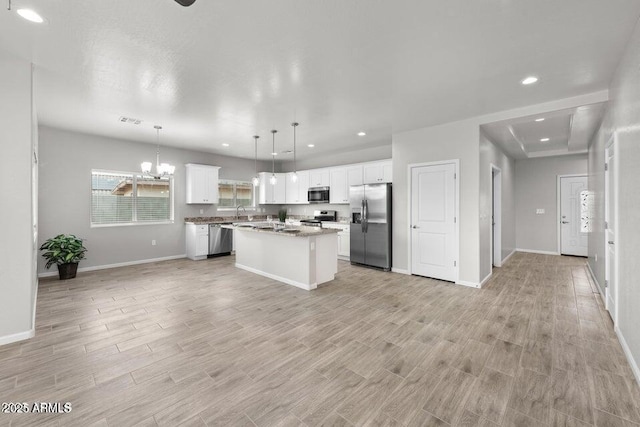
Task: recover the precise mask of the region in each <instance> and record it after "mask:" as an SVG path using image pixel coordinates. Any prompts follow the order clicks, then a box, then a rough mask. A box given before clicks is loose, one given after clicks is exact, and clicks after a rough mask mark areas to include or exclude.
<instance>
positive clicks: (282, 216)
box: [278, 209, 287, 224]
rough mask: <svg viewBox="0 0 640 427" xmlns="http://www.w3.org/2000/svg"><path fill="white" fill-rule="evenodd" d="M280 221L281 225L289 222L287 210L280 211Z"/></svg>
mask: <svg viewBox="0 0 640 427" xmlns="http://www.w3.org/2000/svg"><path fill="white" fill-rule="evenodd" d="M278 219H279V220H280V222H281V223H283V224H284V222H285V221H286V220H287V210H286V209H280V210H279V211H278Z"/></svg>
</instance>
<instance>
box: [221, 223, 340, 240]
mask: <svg viewBox="0 0 640 427" xmlns="http://www.w3.org/2000/svg"><path fill="white" fill-rule="evenodd" d="M222 227H223V228H228V229H231V230H241V231H250V232H252V233H267V234H279V235H281V236H291V237H312V236H321V235H323V234H337V233H339V232H340V230H338V229H335V228H320V227H304V226H287V227H286V228H285V230H298V231H297V232H286V231H275V230H274V229H272V228H267V229H259V228H252V227H238V226H236V225H232V224H225V225H223V226H222Z"/></svg>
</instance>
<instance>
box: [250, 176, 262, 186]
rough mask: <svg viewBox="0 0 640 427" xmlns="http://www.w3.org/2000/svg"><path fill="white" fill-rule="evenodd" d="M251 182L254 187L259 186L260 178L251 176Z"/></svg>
mask: <svg viewBox="0 0 640 427" xmlns="http://www.w3.org/2000/svg"><path fill="white" fill-rule="evenodd" d="M251 182H252V183H253V186H254V187H257V186H258V185H260V178H258V177H257V176H254V177H253V178H251Z"/></svg>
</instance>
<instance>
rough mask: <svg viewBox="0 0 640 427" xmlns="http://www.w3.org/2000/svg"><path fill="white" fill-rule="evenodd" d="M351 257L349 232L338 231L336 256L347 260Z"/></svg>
mask: <svg viewBox="0 0 640 427" xmlns="http://www.w3.org/2000/svg"><path fill="white" fill-rule="evenodd" d="M350 257H351V233H350V232H349V231H341V232H339V233H338V258H341V259H345V260H349V258H350Z"/></svg>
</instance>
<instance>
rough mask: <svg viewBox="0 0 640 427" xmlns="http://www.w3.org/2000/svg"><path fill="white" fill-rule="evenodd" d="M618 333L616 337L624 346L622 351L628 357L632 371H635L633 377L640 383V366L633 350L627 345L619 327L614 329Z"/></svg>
mask: <svg viewBox="0 0 640 427" xmlns="http://www.w3.org/2000/svg"><path fill="white" fill-rule="evenodd" d="M614 330H615V331H616V335H617V336H618V341H620V345H622V350H623V351H624V354H625V356H627V361H628V362H629V365H631V370H632V371H633V375H634V376H635V377H636V381H637V382H638V383H640V369H638V364H637V363H636V361H635V359H634V358H633V354H631V349H629V346H628V345H627V341H626V340H625V339H624V335H622V331H620V328H618V327H617V326H616V327H615V328H614Z"/></svg>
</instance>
